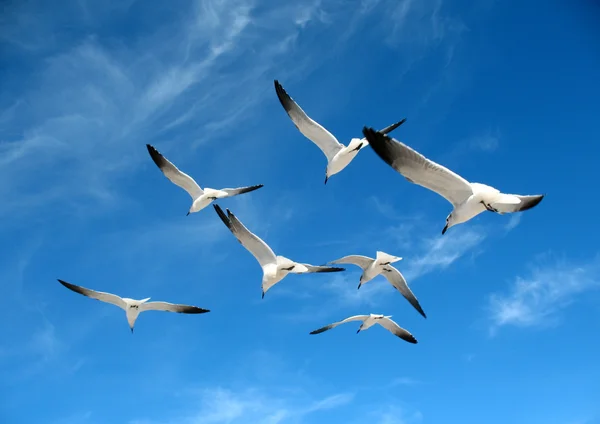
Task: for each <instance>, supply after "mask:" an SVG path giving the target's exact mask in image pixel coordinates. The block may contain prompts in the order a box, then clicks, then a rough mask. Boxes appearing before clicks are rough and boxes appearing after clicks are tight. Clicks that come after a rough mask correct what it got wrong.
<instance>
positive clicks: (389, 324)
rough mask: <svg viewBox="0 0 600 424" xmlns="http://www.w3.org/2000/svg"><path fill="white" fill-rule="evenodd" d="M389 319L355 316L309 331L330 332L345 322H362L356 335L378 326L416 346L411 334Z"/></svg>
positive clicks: (375, 315)
mask: <svg viewBox="0 0 600 424" xmlns="http://www.w3.org/2000/svg"><path fill="white" fill-rule="evenodd" d="M391 318H392V316H391V315H381V314H369V315H355V316H353V317H348V318H346V319H344V320H342V321H338V322H334V323H333V324H329V325H326V326H325V327H321V328H319V329H318V330H314V331H311V332H310V334H319V333H322V332H324V331H327V330H331V329H332V328H335V327H337V326H338V325H340V324H344V323H346V322H351V321H362V324H361V325H360V327H358V331H357V332H356V334H358V333H360V332H361V331H364V330H368V329H369V328H371V327H372V326H374V325H375V324H379V325H381V326H382V327H383V328H385V329H386V330H388V331H389V332H390V333H392V334H394V335H395V336H398V337H400V338H401V339H402V340H405V341H407V342H409V343H413V344H416V343H417V339H415V337H414V336H413V335H412V334H410V333H409V332H408V331H407V330H405V329H404V328H402V327H400V326H399V325H398V324H396V323H395V322H394V321H392V320H391Z"/></svg>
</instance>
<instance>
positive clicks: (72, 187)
mask: <svg viewBox="0 0 600 424" xmlns="http://www.w3.org/2000/svg"><path fill="white" fill-rule="evenodd" d="M193 4H194V5H195V7H194V8H193V9H192V10H191V12H192V13H188V14H187V22H185V21H184V22H176V23H170V24H165V25H164V26H163V27H159V28H156V30H155V31H154V32H152V33H147V34H144V36H141V37H139V39H138V40H136V41H135V42H133V41H129V42H128V43H122V44H120V45H115V44H114V43H113V44H110V45H109V44H108V43H106V41H105V40H104V39H102V38H100V37H97V36H89V37H87V38H85V39H83V41H80V42H78V43H77V44H65V45H62V46H57V48H56V49H55V52H53V54H51V55H49V57H48V58H47V59H46V60H45V61H42V60H40V61H38V62H37V63H38V68H36V73H35V74H34V75H32V76H31V78H30V81H31V85H29V86H28V87H23V90H21V97H20V98H19V99H17V100H16V101H15V100H13V101H12V105H11V106H10V107H9V108H8V110H7V111H5V112H4V113H2V116H1V119H2V122H3V130H2V131H1V132H0V157H2V159H0V164H1V165H2V167H1V168H0V169H1V170H0V181H2V182H0V195H2V197H3V198H5V199H7V201H6V202H3V204H2V205H1V207H0V215H7V214H11V215H14V214H13V212H14V211H19V215H18V216H19V219H21V220H23V221H25V220H26V219H27V218H28V217H30V216H31V215H32V214H33V213H34V211H35V209H36V208H38V207H42V206H43V207H45V208H46V209H47V210H48V211H49V212H52V211H55V212H58V213H59V214H69V215H71V214H73V213H85V214H90V213H101V212H103V211H105V210H106V209H107V208H117V207H125V206H126V205H121V202H122V201H123V199H122V197H123V194H122V193H121V190H120V189H119V185H118V184H117V182H119V181H120V179H121V178H123V176H125V175H131V174H132V173H133V172H135V170H136V168H137V165H139V164H140V163H145V162H144V161H147V160H148V158H147V154H146V153H145V152H144V151H143V150H144V149H143V145H144V144H145V143H146V142H153V141H154V140H157V139H158V140H162V139H165V138H167V139H170V140H172V141H177V139H178V137H181V136H182V134H183V133H182V132H181V131H180V132H177V131H175V130H182V131H184V133H185V137H186V141H188V142H189V143H188V146H190V145H191V146H197V145H198V144H199V143H205V142H207V140H211V138H214V137H211V136H212V135H213V134H219V130H220V129H221V128H223V126H225V125H227V124H228V123H230V122H232V121H233V120H236V121H237V123H238V124H239V123H240V120H241V118H242V115H243V118H244V119H250V117H251V115H252V106H253V105H255V104H256V103H257V102H259V101H261V99H262V98H263V97H264V95H265V94H266V90H264V89H263V86H262V85H261V84H258V83H257V81H263V82H264V83H265V84H264V87H268V85H267V81H268V79H267V74H268V72H269V70H270V69H271V68H272V67H273V66H276V65H277V66H279V65H280V63H278V62H277V59H279V58H281V56H282V55H283V54H285V53H286V52H287V51H288V49H290V48H292V47H293V44H294V41H295V40H296V37H297V35H298V31H299V30H300V27H301V26H302V25H306V23H307V22H308V21H310V20H312V19H313V18H314V17H315V16H318V13H317V9H318V7H319V4H318V3H313V2H310V3H303V4H302V6H303V8H302V10H301V11H300V10H288V9H286V8H285V7H284V6H282V7H280V8H275V9H273V10H272V13H275V14H276V15H277V18H278V19H277V20H276V21H275V22H276V26H275V27H273V26H271V27H270V28H265V24H266V22H265V20H264V19H265V17H264V16H263V15H261V13H260V12H256V13H255V9H254V5H253V2H252V1H250V0H226V1H211V0H202V1H197V2H195V3H193ZM83 6H85V7H83V8H80V7H79V6H78V7H76V8H74V9H73V11H72V12H73V13H75V12H77V11H79V12H78V13H83V12H84V11H86V10H87V11H88V12H89V7H91V5H88V4H83ZM124 11H125V9H123V10H121V12H124ZM14 13H15V14H18V16H19V17H21V18H23V19H25V18H24V17H27V16H34V15H35V14H36V12H35V11H32V10H27V8H25V7H23V8H19V10H18V11H14ZM15 16H16V15H15ZM299 16H300V17H301V21H302V22H301V23H298V24H295V22H296V21H297V20H298V19H299ZM94 17H95V14H90V16H88V18H89V19H92V20H93V19H94ZM23 19H21V21H22V22H25V21H26V19H25V21H23ZM36 19H37V18H36ZM48 19H49V23H48V25H54V24H56V23H55V22H53V21H52V19H58V18H57V17H55V16H54V15H49V17H48ZM90 25H91V24H90ZM31 28H33V30H32V31H33V32H35V31H36V30H38V29H39V31H45V30H46V29H45V27H44V28H41V27H39V26H32V27H31ZM93 28H94V26H93V25H92V26H91V27H86V28H85V29H87V30H89V31H93ZM5 35H6V34H5ZM273 39H275V40H277V41H276V42H272V40H273ZM234 61H236V62H237V63H238V66H233V67H232V66H231V64H232V63H234ZM239 69H243V72H240V71H239ZM302 70H303V66H302V64H299V66H298V68H297V71H298V72H302ZM192 100H193V101H192ZM23 105H28V107H27V108H24V107H23ZM16 109H18V111H20V112H21V113H16ZM221 111H226V112H225V113H222V112H221ZM14 128H18V131H13V130H11V129H14ZM163 146H164V144H163ZM162 150H163V151H166V152H168V150H169V149H168V146H164V147H163V149H162ZM57 163H60V167H57V166H56V164H57ZM16 174H18V175H21V176H22V178H20V179H19V180H15V179H14V178H12V177H11V176H13V175H16Z"/></svg>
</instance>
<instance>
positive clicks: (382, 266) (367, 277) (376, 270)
mask: <svg viewBox="0 0 600 424" xmlns="http://www.w3.org/2000/svg"><path fill="white" fill-rule="evenodd" d="M401 260H402V258H401V257H398V256H392V255H390V254H387V253H385V252H381V251H377V256H376V258H375V259H373V258H369V257H368V256H362V255H349V256H344V257H343V258H340V259H336V260H335V261H331V262H329V263H330V264H354V265H358V266H359V267H361V268H362V270H363V273H362V274H361V276H360V281H359V283H358V288H359V289H360V286H361V285H363V284H364V283H366V282H368V281H371V280H372V279H373V278H375V277H376V276H378V275H379V274H383V276H384V277H385V278H387V280H388V281H389V282H390V284H391V285H392V286H394V287H395V288H396V289H397V290H398V291H399V292H400V293H401V294H402V296H404V298H405V299H406V300H408V302H409V303H410V304H411V305H412V306H413V307H414V308H415V309H416V310H417V311H418V312H419V313H420V314H421V315H422V316H423V318H427V315H425V312H423V308H421V305H420V304H419V301H418V300H417V298H416V297H415V295H414V294H413V292H412V291H411V290H410V288H409V287H408V284H407V283H406V280H405V279H404V276H403V275H402V274H401V273H400V271H398V270H397V269H396V268H394V267H393V266H392V265H391V264H392V263H394V262H398V261H401Z"/></svg>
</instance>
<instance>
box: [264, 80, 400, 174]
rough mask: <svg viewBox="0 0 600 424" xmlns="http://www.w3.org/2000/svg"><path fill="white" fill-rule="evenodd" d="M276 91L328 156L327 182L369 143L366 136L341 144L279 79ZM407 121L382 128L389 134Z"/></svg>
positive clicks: (304, 133)
mask: <svg viewBox="0 0 600 424" xmlns="http://www.w3.org/2000/svg"><path fill="white" fill-rule="evenodd" d="M275 91H276V92H277V97H279V101H280V102H281V105H282V106H283V108H284V109H285V111H286V112H287V114H288V116H289V117H290V118H291V119H292V122H293V123H294V125H295V126H296V128H298V129H299V130H300V132H301V133H302V134H303V135H304V136H305V137H306V138H308V139H309V140H310V141H312V142H313V143H315V144H316V145H317V146H318V147H319V149H321V150H322V151H323V153H324V154H325V156H327V169H326V170H325V184H327V180H328V179H329V177H331V176H332V175H334V174H337V173H338V172H340V171H341V170H342V169H344V168H345V167H346V166H348V164H349V163H350V162H351V161H352V159H354V157H355V156H356V155H357V154H358V152H359V151H360V150H361V149H363V148H364V147H366V146H368V145H369V143H368V141H367V140H366V139H364V138H352V139H351V140H350V143H349V144H348V146H344V145H343V144H341V143H340V142H339V141H338V140H337V138H335V136H334V135H333V134H331V133H330V132H329V131H327V130H326V129H325V128H324V127H323V126H321V125H320V124H319V123H318V122H316V121H314V120H313V119H311V118H310V117H309V116H308V115H307V114H306V113H305V112H304V111H303V110H302V108H301V107H300V106H298V104H297V103H296V102H295V101H294V100H293V99H292V98H291V97H290V96H289V95H288V93H287V92H286V91H285V90H284V89H283V87H282V86H281V84H280V83H279V81H277V80H275ZM404 121H406V118H405V119H403V120H401V121H399V122H396V123H395V124H392V125H390V126H389V127H387V128H384V129H382V130H381V132H383V133H384V134H387V133H389V132H391V131H393V130H395V129H396V128H398V127H399V126H400V125H402V124H403V123H404Z"/></svg>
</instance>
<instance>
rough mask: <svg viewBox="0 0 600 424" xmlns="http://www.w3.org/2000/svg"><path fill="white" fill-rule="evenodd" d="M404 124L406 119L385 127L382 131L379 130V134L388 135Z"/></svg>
mask: <svg viewBox="0 0 600 424" xmlns="http://www.w3.org/2000/svg"><path fill="white" fill-rule="evenodd" d="M405 122H406V118H404V119H402V120H400V121H398V122H396V123H395V124H392V125H390V126H387V127H385V128H384V129H382V130H379V132H380V133H382V134H388V133H391V132H392V131H394V130H395V129H396V128H398V127H399V126H400V125H402V124H404V123H405Z"/></svg>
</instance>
